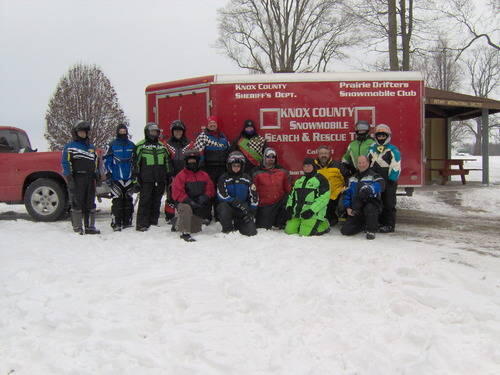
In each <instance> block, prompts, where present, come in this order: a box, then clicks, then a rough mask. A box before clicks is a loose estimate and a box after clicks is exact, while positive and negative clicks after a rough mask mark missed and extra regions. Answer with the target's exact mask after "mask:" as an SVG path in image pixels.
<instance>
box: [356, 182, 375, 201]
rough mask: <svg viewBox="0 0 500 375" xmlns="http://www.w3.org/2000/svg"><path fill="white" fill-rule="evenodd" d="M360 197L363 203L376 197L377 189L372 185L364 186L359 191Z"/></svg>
mask: <svg viewBox="0 0 500 375" xmlns="http://www.w3.org/2000/svg"><path fill="white" fill-rule="evenodd" d="M358 197H359V199H360V200H361V201H366V200H368V199H369V198H371V197H375V189H373V186H371V185H363V186H361V188H360V189H359V192H358Z"/></svg>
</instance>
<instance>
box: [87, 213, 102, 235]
mask: <svg viewBox="0 0 500 375" xmlns="http://www.w3.org/2000/svg"><path fill="white" fill-rule="evenodd" d="M84 221H85V234H101V231H100V230H98V229H96V227H95V209H92V210H90V211H89V212H86V213H85V220H84Z"/></svg>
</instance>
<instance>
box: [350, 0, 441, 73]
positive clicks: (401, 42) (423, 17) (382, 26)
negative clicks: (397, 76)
mask: <svg viewBox="0 0 500 375" xmlns="http://www.w3.org/2000/svg"><path fill="white" fill-rule="evenodd" d="M417 4H418V5H417ZM430 4H431V0H420V1H418V3H417V1H415V0H351V1H350V2H349V3H346V7H347V9H348V12H349V13H350V14H352V15H353V16H355V17H356V19H357V20H358V22H359V23H360V24H361V25H363V27H364V29H365V30H366V33H367V35H366V38H365V40H366V45H367V47H369V48H371V49H373V50H374V51H376V52H379V53H386V54H387V55H388V58H389V59H388V60H389V64H388V66H387V69H389V70H394V71H397V70H402V71H408V70H410V68H411V56H412V54H413V53H414V52H416V51H417V50H418V48H417V43H416V42H415V40H417V41H419V42H420V41H421V39H425V38H427V34H428V30H427V22H428V20H430V17H429V16H428V15H427V14H426V13H427V12H428V11H429V10H430ZM384 66H386V64H380V63H378V64H377V66H376V68H381V67H384Z"/></svg>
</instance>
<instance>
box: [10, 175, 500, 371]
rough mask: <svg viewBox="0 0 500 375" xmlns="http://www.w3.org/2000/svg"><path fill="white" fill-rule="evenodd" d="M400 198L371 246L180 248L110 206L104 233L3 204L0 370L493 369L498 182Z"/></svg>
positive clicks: (260, 240)
mask: <svg viewBox="0 0 500 375" xmlns="http://www.w3.org/2000/svg"><path fill="white" fill-rule="evenodd" d="M499 177H500V176H499ZM495 178H497V177H495ZM498 180H499V181H500V178H498ZM399 207H400V209H399V211H398V215H399V216H398V217H399V219H398V220H399V223H400V224H399V226H398V229H397V232H396V233H393V234H388V235H383V234H379V235H377V239H376V240H374V241H367V240H366V239H364V237H363V236H362V235H358V236H355V237H353V238H345V237H342V236H341V235H340V233H339V231H338V229H337V228H334V229H333V230H332V232H330V233H328V234H327V235H325V236H322V237H314V238H300V237H296V236H287V235H285V234H284V233H281V232H276V231H268V232H266V231H260V232H259V234H258V236H257V237H254V238H243V237H241V236H240V235H238V234H229V235H226V234H222V233H220V226H219V224H212V225H210V226H208V227H206V228H204V232H203V233H201V234H199V235H196V238H197V239H198V241H197V242H196V243H185V242H183V241H181V240H179V238H178V235H177V234H176V233H172V232H170V230H169V227H168V226H167V225H166V224H165V223H163V222H162V223H161V224H160V226H159V227H154V228H152V229H151V230H150V231H149V232H147V233H138V232H136V231H134V230H126V231H124V232H122V233H113V232H112V231H111V228H110V227H109V202H106V203H103V204H101V205H100V208H101V212H100V214H99V218H98V226H99V227H100V229H101V230H102V232H103V233H102V234H101V235H99V236H78V235H75V234H73V233H71V232H70V224H69V222H64V221H63V222H57V223H35V222H32V221H30V220H28V217H27V215H26V214H25V213H24V208H23V207H22V206H7V205H3V204H0V219H1V220H0V233H1V239H2V246H1V249H0V332H1V334H0V375H7V374H14V375H19V374H29V375H32V374H37V375H38V374H50V375H54V374H120V375H122V374H134V375H137V374H141V375H142V374H155V375H156V374H162V375H163V374H173V375H191V374H192V375H194V374H203V375H210V374H252V375H253V374H287V375H289V374H297V375H304V374H311V375H312V374H318V375H325V374H348V375H354V374H370V375H372V374H374V375H377V374H381V375H382V374H383V375H390V374H405V375H411V374H415V375H417V374H418V375H421V374H426V375H427V374H454V375H455V374H467V375H470V374H491V375H497V374H499V373H500V314H499V311H500V245H499V240H500V236H499V235H498V230H499V229H498V228H499V227H500V186H498V185H495V186H491V187H480V186H473V184H471V185H466V186H460V185H453V184H450V185H445V186H433V187H427V188H424V189H421V190H419V191H417V193H416V194H415V197H413V198H402V199H400V200H399Z"/></svg>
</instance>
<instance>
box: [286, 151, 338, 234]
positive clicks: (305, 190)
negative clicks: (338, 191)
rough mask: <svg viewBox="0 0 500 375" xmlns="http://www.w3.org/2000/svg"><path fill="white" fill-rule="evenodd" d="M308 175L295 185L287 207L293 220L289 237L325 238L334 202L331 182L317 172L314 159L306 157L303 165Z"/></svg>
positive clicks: (289, 222) (288, 225)
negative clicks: (328, 214)
mask: <svg viewBox="0 0 500 375" xmlns="http://www.w3.org/2000/svg"><path fill="white" fill-rule="evenodd" d="M302 170H303V171H304V175H303V176H302V177H300V178H299V179H298V180H297V181H296V182H295V184H294V185H293V189H292V192H291V193H290V195H289V196H288V201H287V204H286V210H287V216H288V218H289V220H288V221H287V223H286V226H285V233H286V234H300V235H301V236H312V235H321V234H324V233H326V232H328V231H329V230H330V224H329V222H328V220H327V219H326V217H325V215H326V209H327V207H328V202H329V201H330V185H329V184H328V180H327V179H326V178H325V177H323V176H322V175H321V174H319V173H317V172H316V169H315V168H314V159H311V158H305V159H304V162H303V166H302Z"/></svg>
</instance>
